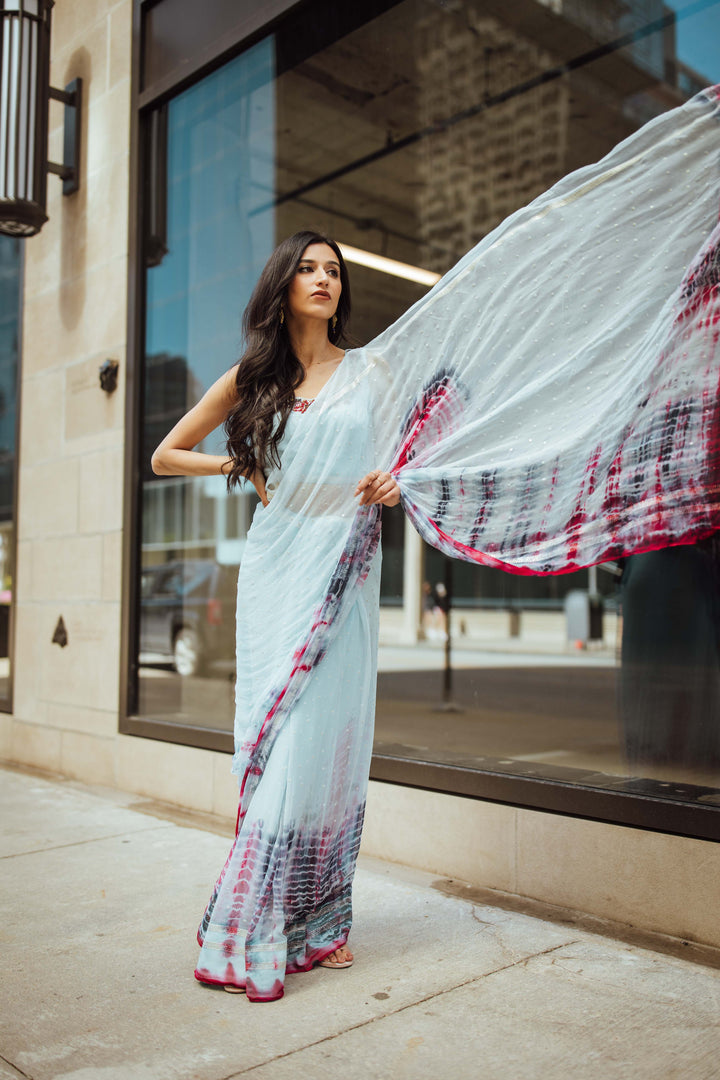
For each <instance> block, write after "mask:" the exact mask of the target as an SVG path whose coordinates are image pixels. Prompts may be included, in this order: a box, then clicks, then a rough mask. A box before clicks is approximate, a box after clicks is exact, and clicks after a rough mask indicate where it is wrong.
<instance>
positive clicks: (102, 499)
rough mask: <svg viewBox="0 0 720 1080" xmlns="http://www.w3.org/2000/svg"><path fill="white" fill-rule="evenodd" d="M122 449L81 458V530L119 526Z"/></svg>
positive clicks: (94, 530)
mask: <svg viewBox="0 0 720 1080" xmlns="http://www.w3.org/2000/svg"><path fill="white" fill-rule="evenodd" d="M122 514H123V452H122V450H121V449H119V448H118V449H117V450H105V451H102V452H98V453H95V454H90V455H89V456H88V457H84V458H82V464H81V468H80V518H79V528H80V531H81V532H85V533H89V532H112V531H115V530H118V529H121V528H122Z"/></svg>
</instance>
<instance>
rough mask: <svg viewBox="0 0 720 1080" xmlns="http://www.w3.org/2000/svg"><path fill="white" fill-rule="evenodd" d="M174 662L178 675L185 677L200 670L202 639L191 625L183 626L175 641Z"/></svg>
mask: <svg viewBox="0 0 720 1080" xmlns="http://www.w3.org/2000/svg"><path fill="white" fill-rule="evenodd" d="M173 662H174V664H175V670H176V671H177V673H178V675H183V676H185V677H187V676H190V675H197V674H199V672H200V668H201V666H202V664H201V656H200V641H199V639H198V636H197V634H196V632H195V631H194V630H193V629H192V628H191V627H189V626H181V627H180V629H179V630H178V632H177V634H176V635H175V640H174V641H173Z"/></svg>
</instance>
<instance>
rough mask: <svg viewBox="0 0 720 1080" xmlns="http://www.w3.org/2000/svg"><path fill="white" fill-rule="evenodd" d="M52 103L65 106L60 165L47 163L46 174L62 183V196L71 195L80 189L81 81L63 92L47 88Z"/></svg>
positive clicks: (69, 85)
mask: <svg viewBox="0 0 720 1080" xmlns="http://www.w3.org/2000/svg"><path fill="white" fill-rule="evenodd" d="M49 94H50V97H51V98H52V99H53V101H61V102H62V103H63V104H64V106H65V124H64V138H63V162H62V165H58V164H56V163H55V162H54V161H48V164H47V168H48V172H51V173H55V175H56V176H59V177H60V178H61V179H62V182H63V188H62V193H63V195H72V194H74V192H76V191H77V190H78V188H79V187H80V116H81V113H80V108H81V102H82V79H73V80H72V82H69V83H68V84H67V86H66V87H65V89H64V90H56V89H55V87H54V86H51V87H50V88H49Z"/></svg>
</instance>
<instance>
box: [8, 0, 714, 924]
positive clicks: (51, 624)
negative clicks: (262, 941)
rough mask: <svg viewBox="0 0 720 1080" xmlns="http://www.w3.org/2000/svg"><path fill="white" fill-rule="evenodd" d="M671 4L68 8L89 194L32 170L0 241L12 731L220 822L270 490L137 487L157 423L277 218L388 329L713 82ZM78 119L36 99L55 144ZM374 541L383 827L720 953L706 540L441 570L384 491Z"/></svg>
mask: <svg viewBox="0 0 720 1080" xmlns="http://www.w3.org/2000/svg"><path fill="white" fill-rule="evenodd" d="M712 8H713V5H710V7H709V9H708V11H709V15H710V16H712ZM715 14H717V13H715ZM708 17H709V16H708ZM713 17H714V16H713ZM681 19H682V12H681V11H680V12H678V13H677V15H676V14H675V13H674V12H673V11H672V10H671V9H669V8H668V7H666V6H665V5H663V4H662V3H661V2H659V0H658V2H655V0H644V2H637V3H633V2H630V3H616V2H615V0H587V2H581V0H573V2H565V0H546V2H542V0H519V2H517V3H514V4H511V5H508V4H501V3H496V2H495V0H486V2H482V0H468V2H467V3H466V2H459V0H458V2H455V0H399V2H392V0H371V2H369V3H366V4H362V5H355V4H346V5H342V4H337V3H335V4H330V3H328V2H326V0H301V2H294V3H293V2H289V0H265V2H264V3H260V2H258V0H243V2H240V3H239V2H238V0H209V2H208V3H206V4H204V5H196V4H195V3H193V2H192V0H154V2H152V0H93V3H88V2H86V0H58V2H57V3H56V5H55V8H54V10H53V27H52V67H51V84H52V85H54V86H65V85H66V84H67V83H68V82H69V81H70V80H71V79H74V78H77V77H80V78H82V79H83V85H84V88H85V100H86V107H85V110H84V116H83V120H82V132H81V146H82V156H81V183H80V188H79V191H78V192H77V193H76V194H74V195H72V196H70V197H63V195H62V194H61V186H60V184H59V183H57V184H55V183H54V182H53V178H52V177H51V178H50V181H49V189H48V190H49V196H48V216H49V220H48V222H47V224H46V225H45V226H44V227H43V229H42V232H41V233H40V234H39V235H38V236H37V237H34V238H32V239H29V240H25V241H18V240H14V239H11V238H8V237H3V238H2V240H1V242H0V298H1V300H2V304H1V305H0V513H1V514H2V523H1V524H0V568H1V569H2V575H3V580H2V586H1V590H0V652H4V654H5V655H4V657H2V658H0V673H1V676H2V677H1V678H0V708H1V709H3V710H4V711H3V712H2V713H0V754H1V755H2V757H4V758H5V759H6V760H9V761H12V762H16V763H21V764H25V765H30V766H35V767H39V768H43V769H50V770H53V771H56V772H60V773H62V774H64V775H66V776H69V777H72V778H77V779H81V780H83V781H89V782H93V783H99V784H105V785H110V786H117V787H119V788H122V789H125V790H129V791H133V792H137V793H140V794H143V795H146V796H147V797H149V798H155V799H161V800H167V801H169V802H173V803H177V804H180V805H182V806H186V807H189V808H192V809H195V810H200V811H206V812H210V813H216V814H223V815H227V816H234V814H235V810H236V781H235V778H234V777H232V776H231V774H230V771H229V765H230V762H229V756H228V755H229V751H230V748H231V728H232V707H233V683H232V675H233V670H234V668H233V664H234V608H235V602H236V597H235V580H236V576H237V566H238V564H239V561H240V559H241V556H242V550H243V544H244V539H245V536H246V534H247V529H248V527H249V522H250V518H251V515H252V511H253V508H254V505H255V502H256V497H255V495H254V493H253V492H252V491H251V490H245V491H242V492H239V493H234V494H231V495H228V494H227V492H226V491H225V485H224V481H223V480H222V478H220V477H218V478H203V479H185V478H160V477H155V476H154V475H153V474H152V472H151V469H150V455H151V453H152V450H153V448H154V447H155V445H156V444H157V443H158V442H159V440H160V439H161V438H162V436H163V435H164V434H165V433H166V432H167V430H169V428H170V427H171V426H172V425H173V424H174V423H175V421H176V420H177V419H178V418H179V417H180V416H181V415H182V414H183V412H184V411H185V410H186V409H187V408H189V407H190V406H191V405H192V404H193V403H194V402H195V401H197V400H198V398H199V397H200V396H201V395H202V393H203V392H204V390H205V389H207V387H208V386H209V385H210V384H211V383H212V382H213V381H214V379H216V378H217V377H218V376H219V375H220V374H221V373H222V372H223V371H226V370H227V369H228V368H229V367H230V366H231V365H232V364H233V363H234V362H235V360H236V359H237V358H238V356H239V355H240V352H241V348H242V337H241V327H240V318H241V314H242V310H243V308H244V306H245V303H246V302H247V299H248V298H249V295H250V291H251V289H252V287H253V284H254V281H255V280H256V278H257V275H258V273H259V271H260V270H261V268H262V266H263V264H264V262H265V260H266V259H267V257H268V255H269V254H270V252H271V251H272V249H273V247H274V246H275V244H276V243H277V241H278V240H279V239H281V238H282V237H283V236H286V235H288V234H290V233H292V232H294V231H295V230H296V229H299V228H308V227H309V228H317V229H319V230H322V231H326V232H328V233H329V234H331V235H333V236H334V237H336V238H337V239H338V241H339V242H341V243H342V244H343V245H344V246H345V249H346V252H347V257H348V261H349V265H350V270H351V282H352V288H353V312H354V316H353V323H352V333H353V336H354V338H355V340H356V341H358V342H364V341H368V340H370V339H371V338H372V337H373V336H374V335H375V334H376V333H378V332H380V331H381V330H382V329H384V328H385V327H386V326H387V325H389V323H391V322H392V321H393V319H395V318H396V317H397V316H398V315H399V314H400V313H401V312H402V311H404V310H405V309H406V308H407V307H408V306H409V305H410V304H411V303H413V302H414V301H415V300H417V299H418V298H419V297H420V296H421V295H422V294H423V292H424V291H425V290H426V289H427V288H428V282H429V281H431V280H433V276H435V277H436V276H437V275H440V274H442V273H443V272H445V271H446V270H447V269H448V268H449V267H451V266H452V265H453V264H454V262H455V261H456V260H457V259H458V258H459V257H460V256H461V255H463V254H464V253H465V251H466V250H468V249H469V248H470V247H471V246H472V245H473V244H475V243H477V242H478V241H479V240H480V239H481V238H482V237H483V236H484V235H485V234H486V233H487V232H489V231H490V230H491V229H492V228H493V227H494V226H495V225H497V224H498V223H499V222H500V221H501V220H502V219H503V218H504V217H506V216H507V215H508V214H510V213H512V212H513V210H515V209H516V208H517V207H519V206H521V205H523V204H525V203H527V202H528V201H529V200H531V199H532V198H533V197H534V196H535V195H537V194H539V193H540V192H541V191H543V190H544V189H545V188H547V187H548V186H549V185H551V184H552V183H553V182H554V181H555V180H557V179H559V178H560V177H561V176H562V175H564V174H565V173H567V172H569V171H570V170H572V169H574V168H577V167H580V166H581V165H583V164H586V163H588V162H590V161H593V160H596V159H598V158H599V157H601V156H602V155H603V154H604V153H606V152H607V151H608V150H609V149H610V148H611V147H612V146H613V145H614V144H615V143H617V142H618V141H619V140H620V139H622V138H624V137H625V136H627V135H629V134H630V133H631V132H632V131H634V130H635V129H636V128H637V127H638V126H639V125H640V124H641V123H643V122H645V121H646V120H647V119H649V118H651V117H652V116H654V115H657V114H659V113H660V112H662V111H664V110H666V109H668V108H672V107H673V106H675V105H677V104H680V103H681V102H682V101H684V100H686V98H687V97H688V96H690V95H691V94H692V93H694V92H696V91H697V90H698V89H700V88H701V87H702V86H703V84H704V82H711V81H713V78H712V75H713V73H712V72H708V73H706V77H703V74H702V73H698V72H697V71H696V70H695V68H694V66H693V62H692V60H693V58H692V56H687V55H685V54H683V52H682V49H681V48H680V47H679V45H678V41H679V38H678V34H677V29H678V25H679V21H680V20H681ZM713 25H714V24H713ZM62 121H63V113H62V109H61V107H60V106H59V105H58V104H57V103H54V102H52V103H51V113H50V139H49V142H50V145H49V150H50V158H51V159H53V160H57V159H58V158H59V157H60V156H61V149H60V148H61V144H62V138H63V130H62ZM478 317H479V318H481V317H482V313H478ZM107 360H115V361H117V362H118V364H119V376H120V377H119V384H118V387H117V389H115V390H114V391H108V390H104V389H103V388H102V387H101V384H100V381H99V369H100V367H101V365H103V364H104V363H105V362H106V361H107ZM206 443H207V448H208V449H213V448H215V447H218V448H219V447H220V446H221V445H222V443H221V436H220V434H219V433H218V436H217V437H211V438H210V439H208V440H207V441H206ZM383 547H384V562H383V586H382V593H383V598H384V606H383V611H382V620H381V636H382V650H381V674H380V680H379V688H378V721H377V738H376V747H375V756H374V759H373V767H372V773H371V785H370V797H369V803H368V815H367V821H366V829H365V837H364V845H365V850H366V851H367V852H368V853H371V854H377V855H380V856H382V857H387V858H391V859H396V860H398V861H401V862H406V863H409V864H411V865H415V866H418V867H421V868H424V869H428V870H431V871H433V872H436V873H438V874H439V875H442V876H446V877H456V878H460V879H462V880H465V881H469V882H472V883H474V884H478V885H482V886H486V887H488V888H492V889H497V890H501V891H505V892H511V893H520V894H522V895H525V896H530V897H535V898H538V899H541V900H544V901H547V902H549V903H552V904H558V905H562V906H567V907H572V908H577V909H579V910H582V911H587V912H591V913H593V914H597V915H600V916H605V917H609V918H614V919H618V920H620V921H623V922H628V923H632V924H635V925H639V926H643V927H645V928H648V929H651V930H656V931H660V932H664V933H669V934H675V935H679V936H682V937H686V938H689V939H693V940H697V941H703V942H708V943H712V944H720V936H719V934H720V932H719V931H718V929H717V923H716V920H715V919H714V909H715V906H716V903H717V901H718V899H720V896H718V893H719V891H720V886H719V884H718V882H720V872H719V871H720V846H719V845H718V843H717V841H718V840H719V839H720V824H719V822H720V817H719V815H720V665H719V664H718V655H720V653H719V645H720V642H718V640H717V639H716V633H717V632H718V629H717V627H716V619H715V611H716V608H715V606H714V605H715V597H714V593H713V592H712V589H709V588H708V585H707V582H708V581H712V580H713V574H714V572H715V558H716V555H715V551H714V548H713V547H712V546H711V545H708V546H705V547H702V546H698V547H697V548H687V549H681V552H680V556H678V555H677V551H670V552H664V553H662V552H661V553H657V557H656V558H654V559H653V558H651V559H650V561H644V562H643V561H637V560H636V561H635V562H633V560H628V563H627V564H626V565H625V566H619V565H615V564H613V565H606V566H603V567H599V568H595V569H593V570H591V571H590V572H588V571H582V572H581V573H578V574H573V575H567V576H565V577H563V578H549V579H531V578H527V577H513V576H511V575H507V574H504V573H501V572H500V571H496V570H490V569H487V568H480V567H470V566H465V565H455V566H453V567H448V566H446V565H445V563H444V561H443V559H442V558H441V557H440V556H439V555H438V554H437V553H436V552H433V551H430V550H425V549H424V547H423V545H422V544H421V542H420V541H419V539H418V538H417V537H416V536H415V534H414V533H413V532H412V530H411V529H409V527H407V526H406V524H405V522H404V519H403V516H402V513H401V512H400V511H399V510H396V511H392V512H388V513H387V514H386V520H385V522H384V526H383ZM643 558H645V557H643ZM299 571H300V572H301V568H299ZM438 584H443V585H445V586H447V587H449V588H450V590H451V592H452V599H453V606H452V610H451V613H450V617H449V619H447V618H446V615H445V613H444V611H443V607H444V604H443V601H442V589H438ZM713 588H714V586H713ZM643 590H644V591H643ZM710 594H711V595H710ZM708 597H709V598H708ZM648 598H649V599H648ZM239 602H242V597H241V598H239ZM718 610H720V609H718ZM583 620H584V621H583ZM448 632H449V633H450V634H451V637H452V643H453V649H452V653H451V656H452V658H453V663H454V667H455V670H454V673H453V675H452V681H451V680H450V673H449V672H448V674H447V676H445V677H444V676H443V671H442V668H443V663H444V656H445V650H444V648H443V646H444V639H445V636H446V635H447V633H448ZM653 695H654V696H653ZM449 696H452V699H453V700H452V701H448V700H447V699H448V697H449ZM443 699H444V700H443Z"/></svg>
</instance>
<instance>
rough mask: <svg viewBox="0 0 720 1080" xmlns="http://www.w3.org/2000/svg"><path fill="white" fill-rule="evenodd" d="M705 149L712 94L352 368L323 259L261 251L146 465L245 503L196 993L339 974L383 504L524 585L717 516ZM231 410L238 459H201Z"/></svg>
mask: <svg viewBox="0 0 720 1080" xmlns="http://www.w3.org/2000/svg"><path fill="white" fill-rule="evenodd" d="M719 161H720V91H719V90H718V88H715V89H711V90H708V91H706V92H704V93H703V94H700V95H698V96H697V97H696V98H694V99H693V100H692V101H690V102H687V103H686V105H684V106H683V107H682V108H680V109H677V110H675V111H674V112H671V113H666V114H664V115H663V116H660V117H658V118H657V119H655V120H653V121H651V122H650V123H649V124H647V125H646V126H645V127H644V128H642V129H640V131H638V132H636V133H635V134H634V135H633V136H631V137H630V138H629V139H626V140H625V141H624V142H623V143H621V144H620V145H619V146H618V147H616V148H615V149H614V150H613V151H611V153H610V154H608V155H607V157H606V158H604V159H603V160H602V161H601V162H599V163H597V164H595V165H591V166H587V167H586V168H583V169H580V170H578V171H577V172H576V173H573V174H572V175H570V176H568V177H566V178H565V179H563V180H561V181H559V183H558V184H556V185H555V186H554V187H553V188H552V189H551V190H550V191H548V192H546V193H545V194H544V195H541V196H540V197H539V198H538V199H536V200H535V201H534V202H533V203H531V204H530V205H529V206H527V207H524V208H522V209H521V210H518V211H517V212H516V213H515V214H513V215H512V216H511V217H510V218H509V219H508V220H507V221H505V222H503V223H502V224H501V225H500V226H499V227H498V228H497V229H496V230H495V231H494V232H493V233H491V234H489V235H488V236H486V237H484V238H483V240H482V241H481V242H480V243H479V244H478V245H477V247H476V248H474V249H473V250H472V251H471V252H469V253H468V255H466V256H465V257H464V258H463V259H462V260H461V261H460V262H459V263H458V264H457V266H456V267H454V268H453V269H452V270H451V271H450V272H449V273H448V274H446V276H445V277H444V278H443V279H442V280H441V281H440V282H438V284H437V285H435V287H434V288H433V289H432V290H431V291H430V292H429V293H428V294H427V295H426V296H425V297H423V299H422V300H420V301H419V302H418V303H417V304H415V305H414V307H412V308H411V309H410V310H409V311H408V312H406V313H405V315H403V316H402V317H401V318H400V319H398V320H397V322H396V323H395V324H393V326H391V327H390V328H389V329H388V330H386V331H385V332H384V333H383V334H381V335H380V336H379V337H378V338H376V339H375V340H374V341H373V342H371V343H370V344H369V345H367V346H366V347H364V348H362V349H356V350H351V351H349V352H346V353H345V355H343V354H342V352H341V350H340V348H339V347H338V346H337V344H336V341H337V340H339V339H340V335H341V333H342V330H343V327H344V322H345V317H346V314H347V306H346V305H347V304H348V290H347V281H346V277H345V273H344V267H343V262H342V259H341V258H340V255H339V251H338V250H337V248H336V246H335V245H334V244H332V243H331V242H329V241H327V240H326V239H325V238H323V237H318V236H317V235H315V234H299V236H298V237H295V238H291V241H289V242H287V243H286V244H285V245H281V247H280V249H278V253H276V255H275V256H273V258H272V259H271V260H270V263H269V264H268V267H267V268H266V270H265V271H264V272H263V276H262V278H261V283H259V285H258V289H257V290H256V292H255V294H254V296H253V300H252V301H251V304H250V307H249V309H248V313H247V316H246V331H247V334H248V351H247V353H246V356H245V357H244V359H243V361H242V362H241V364H240V365H239V366H238V368H236V369H234V370H233V371H232V372H231V373H229V374H228V375H227V376H224V377H223V378H222V379H220V380H219V382H218V383H216V384H215V386H214V387H213V388H212V389H211V390H210V391H209V393H208V395H207V396H206V398H205V399H203V402H201V403H200V405H199V406H197V407H196V408H195V409H193V410H191V412H190V413H189V414H188V415H187V417H185V418H184V419H183V420H182V421H181V422H180V424H179V425H178V427H177V428H175V429H174V431H173V432H171V433H170V435H169V436H168V438H167V439H166V440H164V441H163V443H162V444H161V446H160V447H159V448H158V450H157V451H156V454H155V457H154V459H153V465H154V468H155V469H156V471H158V472H167V473H183V474H187V475H203V474H205V473H220V472H223V473H225V474H226V475H229V477H230V479H231V480H232V479H235V478H237V477H239V476H249V477H251V478H252V480H253V482H254V484H255V486H256V488H257V490H258V492H259V494H260V496H261V499H262V505H261V506H259V507H258V509H257V511H256V513H255V516H254V519H253V524H252V528H251V529H250V533H249V535H248V541H247V545H246V548H245V551H244V553H243V559H242V566H241V569H240V575H239V581H238V595H239V603H238V620H237V647H238V679H237V684H236V686H237V691H236V722H235V744H236V752H235V757H234V763H233V769H234V771H236V772H237V773H238V775H239V778H240V807H239V812H238V828H237V836H236V840H235V843H234V845H233V848H232V849H231V852H230V855H229V857H228V861H227V863H226V865H225V868H224V870H223V872H222V874H221V875H220V879H219V881H218V883H217V885H216V888H215V892H214V894H213V896H212V898H211V901H210V904H209V905H208V909H207V911H206V913H205V918H204V919H203V923H202V925H201V928H200V933H199V939H200V943H201V946H202V950H201V956H200V962H199V964H198V969H197V973H196V974H197V976H198V978H199V979H201V980H202V981H205V982H210V983H215V984H219V985H225V986H230V987H235V988H238V989H243V988H245V989H246V990H247V994H248V997H249V998H250V999H251V1000H274V999H276V998H278V997H280V996H281V995H282V993H283V985H284V974H285V972H292V971H305V970H307V969H308V968H310V967H311V966H313V965H314V964H316V963H319V962H325V963H329V964H331V965H333V966H335V967H341V966H345V965H347V964H348V963H350V962H351V954H350V953H349V951H348V950H347V948H346V940H347V935H348V931H349V928H350V921H351V910H350V886H351V881H352V873H353V869H354V865H355V858H356V855H357V848H358V844H359V838H360V829H361V825H362V817H363V810H364V805H365V793H366V787H367V775H368V766H369V759H370V748H371V738H372V717H373V709H374V685H375V664H376V646H377V608H378V585H379V580H378V577H379V559H378V558H377V550H378V543H379V534H380V506H381V505H382V504H386V505H387V504H390V505H392V504H394V503H397V502H398V499H399V498H401V499H402V505H403V508H404V510H405V512H406V514H407V515H408V516H409V517H410V519H411V521H412V523H413V524H414V525H415V527H416V528H417V529H418V531H419V532H420V533H421V535H422V536H423V537H424V538H425V539H426V540H427V541H428V542H430V543H431V544H434V545H435V546H436V547H437V548H439V549H440V550H441V551H444V552H446V553H447V554H450V555H453V556H455V557H457V558H463V559H467V560H471V561H475V562H480V563H484V564H485V565H490V566H500V567H504V568H505V569H509V570H512V571H514V572H516V573H561V572H565V571H569V570H574V569H577V568H578V567H581V566H589V565H592V564H593V563H597V562H600V561H602V560H604V559H609V558H614V557H618V556H620V555H624V554H632V553H634V552H640V551H647V550H653V549H655V548H660V547H667V546H669V545H672V544H678V543H682V542H684V543H689V542H691V541H692V540H693V539H698V538H700V537H702V536H705V535H709V534H710V533H711V532H713V531H715V530H716V529H717V528H718V523H719V522H720V483H719V482H718V475H720V473H719V470H720V415H719V414H718V385H719V382H720V379H719V376H718V368H719V367H720V363H719V359H720V358H719V356H718V353H719V351H720V348H719V345H718V341H719V339H720V225H718V206H719V205H720V168H719V165H718V163H719ZM288 245H289V246H288ZM291 251H293V252H294V253H295V254H294V256H293V257H292V258H291V257H290V252H291ZM304 256H307V260H306V261H304V262H303V261H302V259H303V257H304ZM333 271H334V272H335V273H337V275H338V277H337V278H335V277H334V276H333V273H332V272H333ZM335 314H336V315H337V324H335V325H334V324H333V316H334V315H335ZM291 335H292V336H291ZM295 398H299V399H300V400H299V401H295V400H294V399H295ZM226 417H227V419H228V435H229V457H228V458H227V459H226V458H223V457H221V456H206V455H203V454H197V453H195V452H194V451H193V450H192V447H194V446H196V445H197V443H198V442H199V441H200V440H201V439H202V438H203V437H204V436H205V435H206V434H207V433H208V432H209V431H210V430H212V428H213V427H215V426H216V425H218V424H220V423H221V422H222V421H223V420H225V419H226ZM358 478H360V480H359V482H358Z"/></svg>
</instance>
